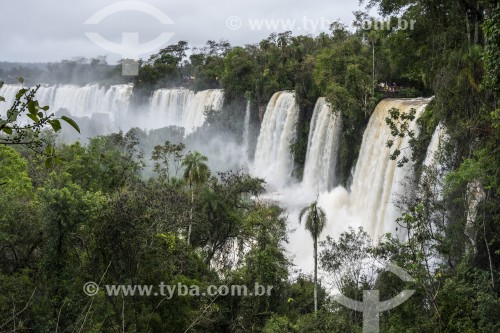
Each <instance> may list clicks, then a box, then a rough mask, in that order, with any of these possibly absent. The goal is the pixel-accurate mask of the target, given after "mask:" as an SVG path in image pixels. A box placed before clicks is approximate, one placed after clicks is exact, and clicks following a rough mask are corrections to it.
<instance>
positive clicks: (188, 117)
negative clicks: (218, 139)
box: [0, 84, 224, 134]
mask: <svg viewBox="0 0 500 333" xmlns="http://www.w3.org/2000/svg"><path fill="white" fill-rule="evenodd" d="M19 89H21V85H11V84H6V85H4V86H3V87H2V88H1V89H0V96H3V97H5V99H6V102H3V103H0V114H5V113H6V111H7V109H8V108H9V107H10V106H11V105H12V102H13V101H14V99H15V95H16V92H17V91H18V90H19ZM132 90H133V85H131V84H121V85H114V86H110V87H108V88H106V87H105V86H101V85H98V84H89V85H86V86H83V87H80V86H75V85H55V86H41V87H40V88H39V89H38V92H37V94H36V98H37V99H38V101H39V103H40V105H43V106H45V105H48V106H49V107H50V111H51V112H57V111H60V110H65V111H67V112H69V113H70V114H71V116H73V117H77V118H83V117H88V118H91V119H92V120H93V121H95V122H98V124H95V127H99V128H105V132H109V131H117V130H119V129H123V130H127V129H129V128H131V127H134V126H138V127H141V128H145V129H157V128H161V127H166V126H171V125H173V126H180V127H185V129H186V133H191V132H193V131H194V130H195V129H196V128H198V127H200V126H201V125H203V122H204V121H205V115H204V112H205V110H206V109H214V110H220V109H222V103H223V101H224V93H223V91H222V90H220V89H211V90H203V91H199V92H197V93H196V94H195V93H193V92H192V91H191V90H188V89H158V90H156V91H154V92H153V94H152V96H151V99H150V101H149V104H148V105H147V106H146V108H145V110H137V111H136V112H131V110H129V102H130V97H131V95H132ZM76 120H78V119H76ZM103 122H105V123H103ZM89 126H91V127H92V125H91V124H90V125H89ZM82 130H84V128H82ZM92 134H96V133H94V132H92ZM99 134H103V133H99Z"/></svg>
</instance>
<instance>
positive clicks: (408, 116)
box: [385, 108, 417, 167]
mask: <svg viewBox="0 0 500 333" xmlns="http://www.w3.org/2000/svg"><path fill="white" fill-rule="evenodd" d="M388 112H389V117H386V118H385V122H386V124H387V125H388V126H389V128H390V130H391V135H392V136H393V137H394V140H397V141H400V140H402V139H404V138H405V137H408V138H409V140H410V144H411V142H413V141H414V140H415V131H413V130H411V128H410V125H411V123H412V121H413V120H414V119H415V113H416V112H417V110H415V109H414V108H411V109H410V112H408V113H406V112H400V110H399V109H396V108H392V109H390V110H389V111H388ZM394 140H392V139H391V140H387V142H386V147H387V148H389V149H391V148H392V147H393V146H394ZM408 148H410V147H400V146H399V144H398V145H396V148H395V149H394V151H393V152H392V153H391V154H390V156H389V158H390V159H391V160H393V161H394V160H396V159H397V158H398V157H399V156H400V155H401V151H402V150H403V149H408ZM409 161H410V159H409V158H408V157H407V156H406V154H403V157H402V158H401V159H399V160H398V163H397V165H398V167H402V166H403V165H405V164H406V163H408V162H409Z"/></svg>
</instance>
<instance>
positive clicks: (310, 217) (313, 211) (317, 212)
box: [299, 201, 326, 312]
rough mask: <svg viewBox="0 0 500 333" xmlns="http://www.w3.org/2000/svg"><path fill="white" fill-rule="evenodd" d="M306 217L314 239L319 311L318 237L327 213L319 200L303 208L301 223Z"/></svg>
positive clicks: (307, 226) (315, 298)
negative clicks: (320, 205)
mask: <svg viewBox="0 0 500 333" xmlns="http://www.w3.org/2000/svg"><path fill="white" fill-rule="evenodd" d="M304 216H305V217H306V218H305V220H306V230H307V231H309V232H310V233H311V236H312V238H313V241H314V312H316V311H318V237H319V235H320V234H321V232H322V231H323V229H324V228H325V224H326V214H325V211H324V210H323V209H321V207H318V201H314V202H313V203H311V204H310V205H309V206H307V207H304V208H302V210H301V211H300V214H299V223H302V218H303V217H304Z"/></svg>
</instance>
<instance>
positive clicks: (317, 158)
mask: <svg viewBox="0 0 500 333" xmlns="http://www.w3.org/2000/svg"><path fill="white" fill-rule="evenodd" d="M340 131H341V118H340V115H339V114H338V113H334V112H333V110H332V109H331V108H330V105H329V104H328V103H327V102H326V100H325V98H324V97H320V98H319V99H318V101H317V102H316V106H315V107H314V112H313V116H312V119H311V125H310V128H309V140H308V144H307V155H306V163H305V166H304V178H303V181H302V183H303V185H304V186H305V187H306V188H308V189H310V190H312V191H315V192H316V193H321V192H323V191H326V190H329V189H331V188H332V186H334V184H335V167H336V164H337V155H338V148H339V136H340Z"/></svg>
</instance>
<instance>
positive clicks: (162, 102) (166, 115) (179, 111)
mask: <svg viewBox="0 0 500 333" xmlns="http://www.w3.org/2000/svg"><path fill="white" fill-rule="evenodd" d="M193 96H194V93H193V92H192V91H191V90H188V89H158V90H156V91H155V92H154V93H153V96H152V97H151V100H150V102H149V114H150V117H152V118H153V119H152V123H156V124H158V125H160V126H161V124H169V125H173V126H180V127H184V122H183V120H184V119H183V116H184V115H183V112H185V111H186V110H187V107H188V105H189V103H191V100H192V99H193Z"/></svg>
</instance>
